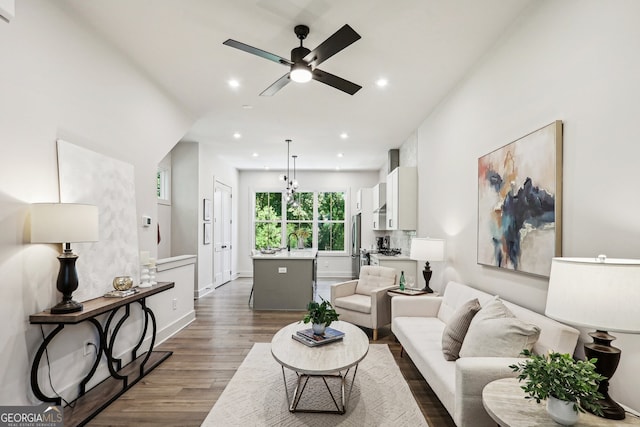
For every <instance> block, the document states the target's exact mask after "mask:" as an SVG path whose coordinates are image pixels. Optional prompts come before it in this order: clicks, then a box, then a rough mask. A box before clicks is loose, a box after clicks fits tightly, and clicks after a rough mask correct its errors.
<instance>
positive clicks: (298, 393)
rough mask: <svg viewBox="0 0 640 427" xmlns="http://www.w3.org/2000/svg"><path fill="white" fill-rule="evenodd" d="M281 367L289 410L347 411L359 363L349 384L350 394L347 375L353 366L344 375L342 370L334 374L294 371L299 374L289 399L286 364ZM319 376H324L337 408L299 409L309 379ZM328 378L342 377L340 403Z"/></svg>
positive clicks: (312, 411) (342, 412)
mask: <svg viewBox="0 0 640 427" xmlns="http://www.w3.org/2000/svg"><path fill="white" fill-rule="evenodd" d="M281 368H282V379H283V380H284V391H285V393H286V395H287V403H288V404H289V412H311V413H322V414H340V415H342V414H344V413H345V412H347V402H348V401H349V399H350V398H351V391H352V390H353V383H354V382H355V380H356V374H357V373H358V365H355V366H354V367H353V375H352V376H351V384H350V385H349V392H348V394H347V393H346V388H347V387H346V383H347V377H348V375H349V371H351V370H352V368H349V369H347V370H346V371H345V372H344V375H343V374H342V372H338V373H337V374H333V375H309V374H301V373H299V372H296V371H294V372H295V373H296V375H297V376H298V380H297V382H296V386H295V389H294V390H293V396H292V398H291V399H289V388H288V387H287V376H286V374H285V372H284V366H281ZM317 377H319V378H322V381H323V382H324V385H325V387H326V389H327V392H329V395H330V396H331V400H332V401H333V404H334V405H335V407H336V409H335V410H328V409H298V404H299V403H300V398H301V397H302V393H303V392H304V390H305V388H306V387H307V383H308V382H309V379H310V378H317ZM327 378H340V403H338V401H337V400H336V396H334V395H333V392H332V391H331V388H330V387H329V384H327Z"/></svg>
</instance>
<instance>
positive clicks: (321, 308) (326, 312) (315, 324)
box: [302, 297, 340, 335]
mask: <svg viewBox="0 0 640 427" xmlns="http://www.w3.org/2000/svg"><path fill="white" fill-rule="evenodd" d="M320 299H321V300H322V302H316V301H311V302H310V303H309V304H308V305H307V314H305V316H304V318H303V319H302V321H303V322H304V323H309V322H311V327H312V328H313V333H314V334H316V335H323V334H324V330H325V328H326V327H327V326H329V325H330V324H331V322H333V321H334V320H338V317H339V316H340V315H339V314H338V313H336V311H335V310H334V308H333V306H332V305H331V303H330V302H329V301H327V300H325V299H324V298H322V297H320Z"/></svg>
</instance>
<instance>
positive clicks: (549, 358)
mask: <svg viewBox="0 0 640 427" xmlns="http://www.w3.org/2000/svg"><path fill="white" fill-rule="evenodd" d="M522 355H523V356H525V357H528V358H529V359H527V360H526V361H524V362H521V363H518V364H514V365H510V366H509V368H511V369H512V370H513V371H514V372H519V375H518V380H519V381H522V380H526V382H527V383H526V384H525V385H524V386H522V387H521V388H522V389H523V390H524V391H525V393H527V394H528V396H525V399H535V400H536V402H537V403H540V401H542V400H547V412H549V415H550V416H551V418H553V420H554V421H556V422H558V423H560V424H563V425H573V424H575V423H576V422H577V421H578V415H579V412H578V411H580V412H584V409H586V410H588V411H589V412H592V413H594V414H597V415H601V414H602V409H601V408H600V405H599V403H598V400H599V399H602V395H601V394H600V393H599V392H598V385H599V383H600V381H602V380H603V379H604V377H603V376H602V375H600V374H598V373H597V372H596V371H595V365H594V363H595V362H596V359H591V360H574V359H573V357H571V355H569V354H561V353H556V352H549V353H548V354H544V355H538V354H533V353H531V352H530V351H528V350H523V351H522ZM583 408H584V409H583Z"/></svg>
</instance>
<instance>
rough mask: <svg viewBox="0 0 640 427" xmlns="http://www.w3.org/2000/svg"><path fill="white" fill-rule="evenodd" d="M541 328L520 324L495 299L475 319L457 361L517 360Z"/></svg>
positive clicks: (533, 340) (520, 322) (530, 345)
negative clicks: (469, 358) (484, 358)
mask: <svg viewBox="0 0 640 427" xmlns="http://www.w3.org/2000/svg"><path fill="white" fill-rule="evenodd" d="M539 336H540V328H539V327H537V326H536V325H533V324H531V323H526V322H523V321H522V320H520V319H518V318H516V317H515V316H514V315H513V313H511V311H510V310H509V309H508V308H507V307H506V306H505V305H504V304H503V303H502V301H501V300H500V298H498V297H496V298H495V299H494V300H493V301H491V302H489V303H487V304H486V305H485V306H484V307H482V308H481V309H480V311H479V312H478V313H477V314H476V315H475V317H474V318H473V320H472V321H471V324H470V325H469V330H468V331H467V335H466V336H465V337H464V341H463V342H462V347H461V348H460V357H518V356H519V355H520V353H521V352H522V350H523V349H525V348H526V349H528V350H531V349H532V348H533V344H535V342H536V341H537V340H538V337H539Z"/></svg>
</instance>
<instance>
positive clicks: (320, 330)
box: [311, 323, 327, 335]
mask: <svg viewBox="0 0 640 427" xmlns="http://www.w3.org/2000/svg"><path fill="white" fill-rule="evenodd" d="M326 327H327V326H326V324H325V323H313V324H312V325H311V328H312V329H313V334H314V335H324V330H325V328H326Z"/></svg>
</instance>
